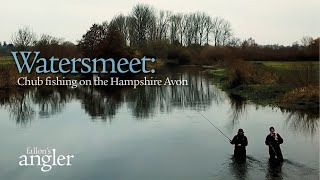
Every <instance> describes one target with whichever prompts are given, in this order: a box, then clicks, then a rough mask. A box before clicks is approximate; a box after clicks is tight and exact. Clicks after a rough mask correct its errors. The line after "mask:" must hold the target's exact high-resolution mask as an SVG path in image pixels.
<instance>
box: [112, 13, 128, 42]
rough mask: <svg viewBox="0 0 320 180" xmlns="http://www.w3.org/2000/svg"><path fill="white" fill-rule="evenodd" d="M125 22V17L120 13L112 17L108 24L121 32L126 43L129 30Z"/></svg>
mask: <svg viewBox="0 0 320 180" xmlns="http://www.w3.org/2000/svg"><path fill="white" fill-rule="evenodd" d="M127 22H128V21H127V17H126V16H124V15H122V14H120V15H118V16H116V17H114V18H113V19H112V20H111V22H110V25H112V26H113V27H114V28H116V29H117V30H118V31H120V32H121V34H122V36H123V38H124V40H125V42H126V43H127V42H128V41H129V32H128V31H129V30H128V24H127Z"/></svg>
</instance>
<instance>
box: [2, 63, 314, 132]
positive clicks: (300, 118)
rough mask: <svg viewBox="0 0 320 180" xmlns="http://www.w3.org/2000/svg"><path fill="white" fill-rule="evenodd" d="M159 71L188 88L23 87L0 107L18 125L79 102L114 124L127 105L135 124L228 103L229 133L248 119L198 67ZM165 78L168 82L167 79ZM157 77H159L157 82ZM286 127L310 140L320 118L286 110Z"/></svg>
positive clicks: (237, 100)
mask: <svg viewBox="0 0 320 180" xmlns="http://www.w3.org/2000/svg"><path fill="white" fill-rule="evenodd" d="M183 69H184V70H182V69H179V70H178V71H177V70H174V71H172V70H170V71H171V72H175V73H169V72H166V71H162V72H161V73H162V74H166V75H167V76H168V77H171V78H173V79H186V80H188V84H189V85H188V86H143V87H139V88H138V89H135V90H133V89H132V87H116V86H114V87H113V88H112V89H111V88H103V87H93V86H84V87H78V88H76V89H71V88H67V87H45V86H42V87H37V88H29V89H25V88H21V89H15V90H12V91H8V92H5V93H1V94H0V106H2V107H4V108H6V109H8V111H9V112H10V115H11V118H12V119H13V120H15V121H16V123H17V124H20V125H23V124H26V123H28V122H31V121H32V120H33V119H34V118H35V117H36V116H39V117H40V118H43V117H50V116H53V115H55V114H59V113H61V112H62V111H63V110H64V108H65V107H66V106H67V104H68V102H70V101H72V100H78V101H80V102H81V104H82V108H83V110H84V111H85V112H86V113H87V114H89V115H90V116H91V118H92V120H95V119H101V120H102V121H112V119H113V117H114V116H115V115H116V114H117V111H118V109H119V108H120V107H121V106H122V105H123V104H124V103H126V104H127V106H128V108H129V109H130V110H131V112H132V115H133V116H134V117H135V118H136V119H137V120H142V119H147V118H149V117H152V116H153V115H154V114H156V113H158V112H162V113H169V112H170V111H172V110H173V109H185V108H190V109H194V108H197V109H200V110H205V109H206V108H208V107H209V106H211V105H212V103H215V104H219V103H220V102H222V101H225V100H228V101H229V102H230V111H231V112H230V118H229V119H230V122H229V125H227V126H228V127H229V129H231V130H232V129H234V127H235V126H236V125H237V124H238V120H239V119H240V118H241V116H244V115H245V114H246V106H247V103H248V102H247V101H245V99H243V98H242V97H240V96H237V95H234V94H228V95H226V94H225V93H223V92H222V91H221V90H220V89H218V88H217V87H216V86H213V85H211V81H210V79H208V77H207V76H206V74H205V73H204V72H203V71H201V70H199V69H198V68H196V69H195V68H191V69H190V68H189V69H188V70H185V69H186V68H183ZM167 76H166V77H167ZM158 78H159V77H158ZM282 111H283V112H284V113H287V114H288V117H287V119H286V124H287V127H288V128H291V129H292V130H293V131H296V132H300V133H303V134H308V135H311V136H313V135H315V134H317V132H318V123H319V113H318V112H316V113H314V112H313V113H312V112H311V113H310V112H308V111H288V110H283V109H282Z"/></svg>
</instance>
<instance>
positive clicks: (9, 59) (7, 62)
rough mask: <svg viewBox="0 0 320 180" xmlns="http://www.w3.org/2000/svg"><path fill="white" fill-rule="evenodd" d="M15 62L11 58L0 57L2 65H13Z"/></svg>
mask: <svg viewBox="0 0 320 180" xmlns="http://www.w3.org/2000/svg"><path fill="white" fill-rule="evenodd" d="M13 63H14V60H13V58H12V57H11V56H3V57H1V56H0V65H6V64H13Z"/></svg>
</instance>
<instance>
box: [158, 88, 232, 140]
mask: <svg viewBox="0 0 320 180" xmlns="http://www.w3.org/2000/svg"><path fill="white" fill-rule="evenodd" d="M160 94H161V95H162V98H163V100H164V101H167V100H166V98H165V96H164V95H163V94H162V92H160ZM194 110H195V111H197V112H198V113H199V114H201V116H202V117H203V118H204V119H206V120H207V121H208V122H209V123H210V124H211V125H212V126H213V127H215V128H216V129H217V130H218V131H219V132H220V133H221V134H222V135H223V136H225V137H226V138H228V140H229V141H231V139H230V138H229V137H228V136H227V135H226V134H224V133H223V132H222V131H221V130H220V129H219V128H218V127H217V126H215V125H214V124H213V123H212V122H211V121H210V120H209V119H208V118H206V117H205V116H204V115H203V114H202V113H201V112H200V111H198V110H197V109H194Z"/></svg>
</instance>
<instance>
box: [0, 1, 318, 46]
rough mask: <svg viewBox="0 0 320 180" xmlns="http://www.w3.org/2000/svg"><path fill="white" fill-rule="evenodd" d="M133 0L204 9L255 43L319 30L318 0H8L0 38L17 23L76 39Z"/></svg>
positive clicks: (0, 13) (285, 40) (0, 14)
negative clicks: (252, 39)
mask: <svg viewBox="0 0 320 180" xmlns="http://www.w3.org/2000/svg"><path fill="white" fill-rule="evenodd" d="M137 3H145V4H150V5H153V6H154V7H155V8H156V9H164V10H171V11H173V12H195V11H203V12H206V13H208V14H209V15H211V16H219V17H222V18H224V19H227V20H229V21H230V22H231V24H232V27H233V30H234V34H235V36H237V37H239V38H241V39H244V38H249V37H252V38H254V39H255V40H256V42H257V43H259V44H283V45H291V44H292V42H294V41H297V40H299V39H301V37H303V36H306V35H307V36H312V37H319V36H320V10H319V8H320V1H319V0H192V1H187V0H114V1H108V0H28V1H25V0H10V1H4V2H2V3H1V6H0V22H1V26H0V41H1V42H2V41H7V42H10V39H11V35H12V33H13V32H15V31H17V29H18V28H19V27H22V26H29V27H31V28H32V29H33V31H34V32H36V33H37V34H42V33H45V34H49V35H52V36H56V37H63V38H65V40H68V41H72V42H76V41H77V40H79V39H80V38H81V36H82V34H84V33H85V32H86V30H87V29H89V28H90V26H91V25H92V24H93V23H101V22H103V21H109V20H110V19H111V18H112V17H113V16H115V15H117V14H120V13H123V14H128V13H129V12H130V11H131V9H132V7H133V6H134V5H135V4H137Z"/></svg>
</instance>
